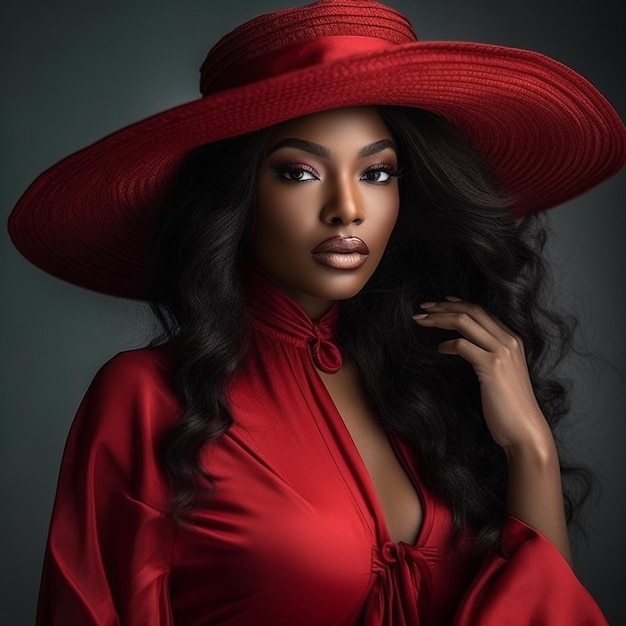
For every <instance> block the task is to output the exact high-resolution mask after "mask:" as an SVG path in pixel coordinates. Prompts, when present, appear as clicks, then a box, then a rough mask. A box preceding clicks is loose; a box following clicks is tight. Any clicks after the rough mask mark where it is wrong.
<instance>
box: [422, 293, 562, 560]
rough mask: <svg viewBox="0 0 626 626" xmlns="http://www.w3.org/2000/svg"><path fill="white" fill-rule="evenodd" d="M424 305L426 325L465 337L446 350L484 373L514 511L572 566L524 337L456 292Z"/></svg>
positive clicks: (554, 463)
mask: <svg viewBox="0 0 626 626" xmlns="http://www.w3.org/2000/svg"><path fill="white" fill-rule="evenodd" d="M421 307H422V310H423V311H424V313H418V314H417V315H414V316H413V319H414V320H415V321H416V322H417V323H418V324H419V325H420V326H425V327H429V326H430V327H434V328H443V329H447V330H454V331H457V332H458V333H459V335H460V336H459V337H457V338H455V339H449V340H447V341H443V342H442V343H440V344H439V352H440V353H442V354H453V355H458V356H460V357H462V358H464V359H465V360H466V361H468V362H469V363H470V364H471V365H472V367H473V368H474V371H475V372H476V376H477V377H478V381H479V383H480V391H481V399H482V408H483V414H484V417H485V421H486V423H487V427H488V428H489V431H490V433H491V436H492V437H493V439H494V440H495V442H496V443H497V444H498V445H500V446H501V447H502V448H503V449H504V452H505V454H506V457H507V462H508V473H507V490H506V508H507V511H508V512H509V514H510V515H513V516H514V517H517V518H518V519H521V520H522V521H524V522H526V523H527V524H529V525H530V526H533V527H534V528H536V529H537V530H539V531H540V532H542V533H543V534H544V535H545V536H546V537H548V539H549V540H550V541H552V543H554V545H555V546H556V547H557V549H558V550H559V551H560V552H561V554H562V555H563V556H564V557H565V559H566V560H567V561H568V563H570V565H571V563H572V554H571V549H570V545H569V538H568V535H567V525H566V523H565V511H564V506H563V492H562V485H561V473H560V469H559V459H558V453H557V450H556V445H555V443H554V438H553V436H552V432H551V430H550V427H549V425H548V423H547V421H546V419H545V417H544V415H543V413H542V412H541V409H540V408H539V405H538V403H537V399H536V397H535V393H534V391H533V388H532V384H531V382H530V375H529V373H528V366H527V364H526V357H525V355H524V346H523V343H522V340H521V339H520V337H518V336H517V335H516V334H515V333H514V332H512V331H511V330H510V329H509V328H507V327H506V326H505V325H504V324H503V323H502V322H501V321H500V320H497V319H496V318H495V317H493V316H492V315H490V314H489V313H487V311H485V309H483V308H482V307H480V306H478V305H477V304H472V303H470V302H464V301H462V300H459V299H458V298H453V297H449V298H447V299H446V301H444V302H425V303H423V304H422V305H421Z"/></svg>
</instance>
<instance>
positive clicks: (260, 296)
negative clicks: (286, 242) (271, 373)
mask: <svg viewBox="0 0 626 626" xmlns="http://www.w3.org/2000/svg"><path fill="white" fill-rule="evenodd" d="M243 279H244V291H245V293H246V297H247V298H248V302H249V306H250V309H251V312H252V325H253V327H254V328H256V329H257V330H260V331H262V332H264V333H265V334H268V335H271V336H272V337H274V338H276V339H279V340H281V341H286V342H288V343H291V344H293V345H296V346H300V347H304V346H306V347H307V348H308V352H309V355H310V357H311V360H312V361H313V364H314V365H315V367H317V368H318V369H320V370H321V371H323V372H327V373H329V374H333V373H335V372H337V371H338V370H339V369H340V368H341V364H342V357H341V352H340V351H339V348H338V347H337V346H336V345H335V343H333V338H334V335H335V331H336V329H337V323H338V321H339V303H338V302H334V303H333V304H332V306H331V307H330V309H329V310H328V311H327V312H326V313H325V314H324V315H323V316H322V317H321V318H320V319H319V320H312V319H311V318H310V317H309V316H308V315H307V314H306V313H305V311H304V309H303V308H302V307H301V306H300V305H299V304H298V303H297V302H296V301H295V300H293V299H292V298H291V297H289V296H288V295H287V294H286V293H285V292H284V291H283V290H282V289H280V287H278V286H277V285H276V284H274V283H273V282H272V281H271V280H269V279H268V278H266V277H265V276H264V275H263V274H261V273H260V272H259V270H257V269H256V268H255V267H254V266H252V265H251V264H250V263H249V262H246V263H244V265H243Z"/></svg>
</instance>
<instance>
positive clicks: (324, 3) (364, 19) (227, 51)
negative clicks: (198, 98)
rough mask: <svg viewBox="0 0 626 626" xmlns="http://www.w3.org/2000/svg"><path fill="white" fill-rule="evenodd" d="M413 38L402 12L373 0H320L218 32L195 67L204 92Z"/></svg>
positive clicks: (204, 93) (262, 16)
mask: <svg viewBox="0 0 626 626" xmlns="http://www.w3.org/2000/svg"><path fill="white" fill-rule="evenodd" d="M415 41H417V37H416V35H415V33H414V31H413V27H412V26H411V23H410V22H409V20H408V19H407V18H406V17H405V16H404V15H402V13H400V12H398V11H396V10H395V9H392V8H391V7H388V6H385V5H383V4H381V3H379V2H375V1H374V0H319V1H318V2H314V3H313V4H308V5H306V6H303V7H296V8H289V9H281V10H278V11H274V12H272V13H266V14H264V15H260V16H258V17H256V18H254V19H252V20H250V21H248V22H245V23H244V24H242V25H240V26H238V27H237V28H235V29H234V30H233V31H231V32H230V33H228V34H227V35H225V36H224V37H222V38H221V39H220V40H219V41H218V42H217V43H216V44H215V46H213V48H211V50H210V51H209V53H208V55H207V57H206V59H205V61H204V63H203V64H202V67H201V68H200V91H201V93H202V95H203V96H207V95H209V94H214V93H216V92H219V91H223V90H226V89H231V88H234V87H242V86H243V85H246V84H249V83H252V82H255V81H257V80H267V79H268V78H273V77H276V76H280V75H283V74H286V73H288V72H290V71H295V70H298V69H302V68H305V67H311V66H312V65H316V64H320V63H323V62H328V61H333V60H338V59H342V58H347V57H350V56H353V55H357V54H359V53H371V52H373V51H375V50H379V49H383V48H389V47H390V46H396V45H401V44H406V43H411V42H415Z"/></svg>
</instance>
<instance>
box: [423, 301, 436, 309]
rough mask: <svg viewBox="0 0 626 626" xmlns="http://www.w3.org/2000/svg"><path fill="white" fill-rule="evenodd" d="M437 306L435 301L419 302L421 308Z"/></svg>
mask: <svg viewBox="0 0 626 626" xmlns="http://www.w3.org/2000/svg"><path fill="white" fill-rule="evenodd" d="M434 306H437V303H436V302H422V304H420V308H421V309H430V308H431V307H434Z"/></svg>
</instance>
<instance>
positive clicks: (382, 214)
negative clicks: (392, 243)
mask: <svg viewBox="0 0 626 626" xmlns="http://www.w3.org/2000/svg"><path fill="white" fill-rule="evenodd" d="M399 205H400V199H399V197H398V193H397V191H396V192H395V193H391V194H390V195H389V196H388V197H386V198H384V200H383V201H381V202H380V204H379V205H378V207H377V208H376V211H375V212H374V215H376V219H375V224H372V226H373V229H372V230H373V237H374V239H373V242H375V244H376V246H377V248H379V252H380V254H381V255H382V253H383V252H384V249H385V247H386V245H387V242H388V241H389V237H390V236H391V233H392V232H393V229H394V227H395V225H396V222H397V220H398V213H399Z"/></svg>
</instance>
